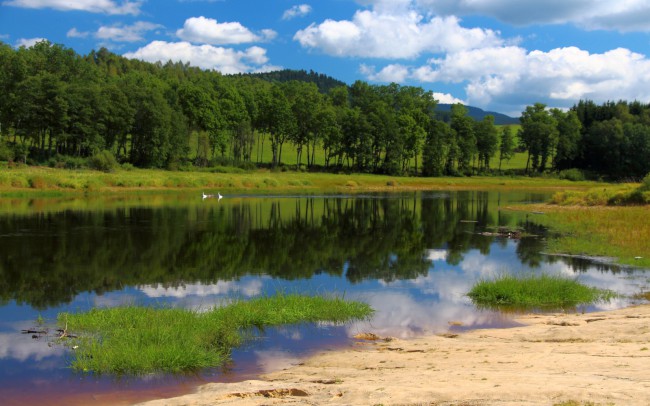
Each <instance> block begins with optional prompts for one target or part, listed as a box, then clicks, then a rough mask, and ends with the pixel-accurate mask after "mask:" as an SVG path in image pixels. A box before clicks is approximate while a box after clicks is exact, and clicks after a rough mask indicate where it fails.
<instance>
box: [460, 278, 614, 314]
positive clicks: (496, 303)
mask: <svg viewBox="0 0 650 406" xmlns="http://www.w3.org/2000/svg"><path fill="white" fill-rule="evenodd" d="M467 295H468V296H469V297H470V299H472V302H474V304H476V305H478V306H481V307H488V308H506V309H508V308H510V309H517V310H528V309H563V308H567V307H575V306H578V305H585V304H591V303H595V302H599V301H607V300H610V299H612V298H613V297H614V296H615V294H614V293H613V292H611V291H608V290H601V289H597V288H593V287H588V286H585V285H583V284H581V283H579V282H577V281H576V280H574V279H569V278H565V277H561V276H551V275H539V276H537V275H526V276H513V275H502V276H499V277H497V278H496V279H494V280H482V281H479V282H477V283H476V284H475V285H474V286H473V287H472V289H471V290H470V291H469V293H468V294H467Z"/></svg>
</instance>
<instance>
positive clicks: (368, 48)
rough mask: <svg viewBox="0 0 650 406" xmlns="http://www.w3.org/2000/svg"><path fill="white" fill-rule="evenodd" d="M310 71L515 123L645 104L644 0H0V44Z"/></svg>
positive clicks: (647, 14) (648, 87)
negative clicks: (585, 106)
mask: <svg viewBox="0 0 650 406" xmlns="http://www.w3.org/2000/svg"><path fill="white" fill-rule="evenodd" d="M38 39H47V40H49V41H51V42H54V43H59V44H62V45H64V46H66V47H69V48H72V49H74V50H75V51H76V52H78V53H80V54H84V55H85V54H87V53H88V52H90V51H91V50H92V49H99V48H100V47H106V48H108V49H109V50H111V51H113V52H115V53H117V54H120V55H124V56H126V57H128V58H138V59H142V60H147V61H152V62H153V61H157V60H162V61H167V60H170V59H171V60H183V61H185V62H190V64H192V65H195V66H199V67H202V68H204V69H216V70H219V71H222V72H224V73H237V72H257V71H266V70H275V69H282V68H289V69H305V70H310V69H312V70H314V71H316V72H319V73H325V74H327V75H330V76H333V77H335V78H337V79H340V80H343V81H345V82H347V83H350V84H351V83H352V82H354V81H355V80H358V79H360V80H365V81H368V82H371V83H377V84H384V83H390V82H396V83H400V84H402V85H414V86H421V87H423V88H425V89H427V90H431V91H433V92H434V93H435V94H436V97H437V99H438V100H440V101H441V102H446V103H447V102H457V101H460V102H463V103H466V104H469V105H472V106H477V107H481V108H483V109H486V110H491V111H498V112H503V113H507V114H511V115H519V113H520V112H521V111H522V110H523V109H524V108H525V106H526V105H530V104H533V103H535V102H542V103H545V104H547V105H549V106H551V107H561V108H566V107H570V106H572V105H573V104H574V103H576V102H577V101H578V100H580V99H591V100H594V101H596V102H599V103H600V102H604V101H607V100H619V99H625V100H641V101H643V102H650V59H649V55H650V1H648V0H617V1H612V0H545V1H539V0H535V1H531V0H311V1H310V0H298V1H290V0H0V41H3V42H5V43H7V44H10V45H12V46H16V47H18V46H21V45H25V46H30V45H31V44H33V43H34V41H36V40H38Z"/></svg>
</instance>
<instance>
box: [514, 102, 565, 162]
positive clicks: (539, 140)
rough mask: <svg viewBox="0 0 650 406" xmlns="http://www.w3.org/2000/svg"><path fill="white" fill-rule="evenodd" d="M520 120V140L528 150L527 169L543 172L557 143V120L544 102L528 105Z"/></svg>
mask: <svg viewBox="0 0 650 406" xmlns="http://www.w3.org/2000/svg"><path fill="white" fill-rule="evenodd" d="M520 120H521V129H520V130H519V140H520V142H521V143H522V145H523V146H524V148H526V150H527V151H528V160H527V162H526V171H528V169H529V168H531V169H532V170H534V171H535V170H536V171H539V172H543V171H544V170H545V169H546V164H547V163H548V160H549V158H550V156H551V154H552V153H553V151H554V150H555V147H556V145H557V139H558V129H557V120H555V118H554V117H553V116H552V115H551V113H550V112H549V111H548V110H547V109H546V105H545V104H542V103H535V105H533V106H528V107H526V110H525V111H524V112H523V113H522V115H521V118H520Z"/></svg>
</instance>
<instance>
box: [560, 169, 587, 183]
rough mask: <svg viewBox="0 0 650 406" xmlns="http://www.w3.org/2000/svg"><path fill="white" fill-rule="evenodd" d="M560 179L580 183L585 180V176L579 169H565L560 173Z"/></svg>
mask: <svg viewBox="0 0 650 406" xmlns="http://www.w3.org/2000/svg"><path fill="white" fill-rule="evenodd" d="M560 179H565V180H570V181H572V182H581V181H584V180H585V179H586V177H585V174H584V173H583V172H582V171H581V170H580V169H576V168H573V169H565V170H563V171H560Z"/></svg>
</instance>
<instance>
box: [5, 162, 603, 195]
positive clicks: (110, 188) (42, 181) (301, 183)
mask: <svg viewBox="0 0 650 406" xmlns="http://www.w3.org/2000/svg"><path fill="white" fill-rule="evenodd" d="M596 185H597V184H596V183H594V182H570V181H566V180H559V179H546V178H529V177H486V176H475V177H458V178H449V177H446V178H422V177H394V176H381V175H368V174H329V173H305V172H279V171H278V172H272V171H270V170H258V171H254V172H246V173H210V172H174V171H162V170H145V169H132V170H118V171H116V172H114V173H104V172H98V171H92V170H74V171H73V170H66V169H54V168H47V167H22V168H7V169H3V170H2V171H0V193H3V195H5V196H18V197H21V196H31V195H35V194H38V195H49V196H55V195H66V194H75V193H76V194H82V193H86V194H87V193H120V192H127V191H128V192H133V191H139V192H147V191H167V190H197V191H198V190H204V191H206V192H212V191H217V190H218V191H221V192H222V193H223V192H237V191H247V192H255V193H293V192H303V193H322V192H327V193H340V192H344V193H352V192H367V191H410V190H443V189H444V190H453V189H456V190H460V189H464V190H468V189H475V190H476V189H483V190H487V189H500V190H515V189H528V190H566V189H572V190H582V189H587V188H590V187H595V186H596Z"/></svg>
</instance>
